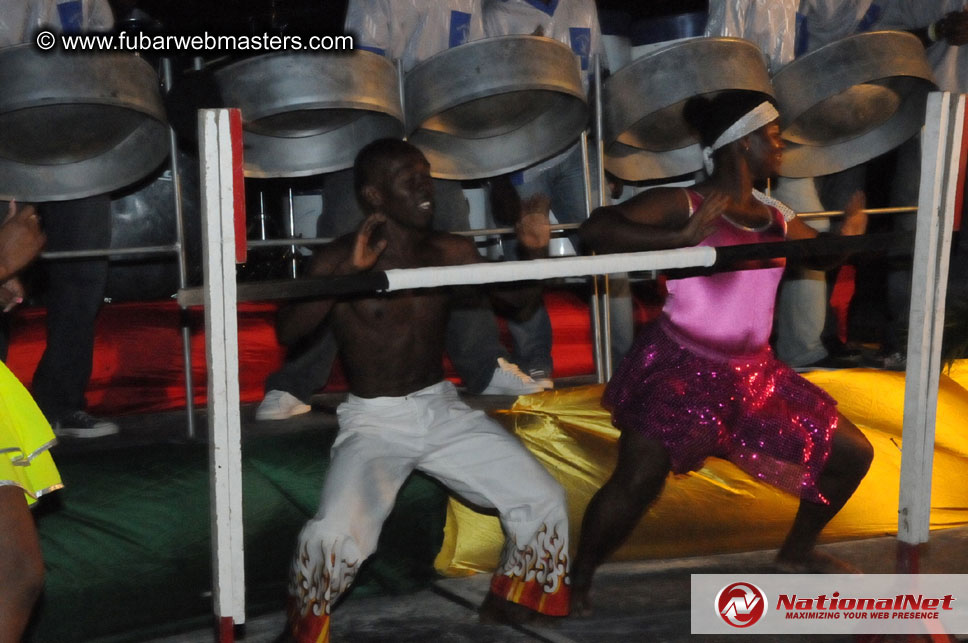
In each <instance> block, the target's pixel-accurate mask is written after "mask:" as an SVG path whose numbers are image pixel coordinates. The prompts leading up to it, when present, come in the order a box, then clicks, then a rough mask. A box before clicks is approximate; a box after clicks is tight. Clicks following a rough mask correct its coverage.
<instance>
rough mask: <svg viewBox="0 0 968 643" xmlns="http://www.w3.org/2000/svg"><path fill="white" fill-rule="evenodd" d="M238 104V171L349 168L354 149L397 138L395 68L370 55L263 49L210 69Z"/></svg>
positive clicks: (300, 172)
mask: <svg viewBox="0 0 968 643" xmlns="http://www.w3.org/2000/svg"><path fill="white" fill-rule="evenodd" d="M215 78H216V81H217V82H218V86H219V89H220V91H221V92H222V97H223V99H224V101H225V105H226V106H227V107H238V108H240V109H241V110H242V120H243V127H244V130H245V134H244V148H245V151H244V157H245V175H246V176H251V177H257V178H277V177H296V176H308V175H311V174H321V173H324V172H334V171H336V170H343V169H346V168H348V167H352V165H353V160H354V158H355V157H356V153H357V152H358V151H359V150H360V148H361V147H363V146H364V145H366V144H367V143H369V142H371V141H374V140H376V139H378V138H384V137H392V138H402V137H403V110H402V109H401V108H400V89H399V81H398V77H397V71H396V67H395V66H394V65H393V63H392V62H390V61H389V60H387V59H386V58H384V57H383V56H380V55H378V54H375V53H372V52H369V51H363V50H356V51H353V52H350V53H340V54H327V55H317V54H292V53H279V54H268V55H265V56H258V57H255V58H249V59H246V60H242V61H239V62H236V63H232V64H231V65H228V66H226V67H224V68H222V69H220V70H218V71H217V72H216V73H215Z"/></svg>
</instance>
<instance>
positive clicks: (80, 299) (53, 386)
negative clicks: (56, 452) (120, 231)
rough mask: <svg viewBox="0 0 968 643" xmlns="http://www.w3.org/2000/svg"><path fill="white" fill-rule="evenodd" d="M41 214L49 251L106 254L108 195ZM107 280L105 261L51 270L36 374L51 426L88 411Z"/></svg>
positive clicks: (52, 206)
mask: <svg viewBox="0 0 968 643" xmlns="http://www.w3.org/2000/svg"><path fill="white" fill-rule="evenodd" d="M40 213H41V217H42V219H43V222H44V229H45V231H46V233H47V249H48V250H52V251H53V250H87V249H103V248H107V247H108V246H109V245H110V243H111V201H110V199H109V198H108V197H107V196H106V195H104V196H95V197H89V198H86V199H79V200H76V201H62V202H58V203H46V204H43V206H42V207H41V209H40ZM107 277H108V261H107V259H106V258H104V259H90V260H83V261H74V260H66V261H57V262H50V263H49V264H48V266H47V290H46V293H45V296H44V299H45V302H46V304H47V348H46V349H45V350H44V355H43V357H41V360H40V364H39V365H38V366H37V371H36V373H34V381H33V394H34V398H35V399H36V400H37V405H38V406H39V407H40V409H41V410H42V411H43V412H44V415H45V416H47V419H48V420H50V421H51V422H54V421H56V420H58V419H59V418H61V417H63V416H65V415H67V414H69V413H72V412H74V411H77V410H81V409H83V408H84V406H85V401H84V391H85V389H87V385H88V381H89V380H90V378H91V365H92V362H93V358H94V322H95V319H96V317H97V313H98V310H100V308H101V304H102V302H103V301H104V289H105V286H106V284H107Z"/></svg>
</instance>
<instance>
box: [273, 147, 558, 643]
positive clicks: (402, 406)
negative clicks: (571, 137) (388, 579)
mask: <svg viewBox="0 0 968 643" xmlns="http://www.w3.org/2000/svg"><path fill="white" fill-rule="evenodd" d="M354 172H355V187H356V193H357V198H358V199H359V202H360V205H361V207H362V209H363V211H364V213H365V214H366V219H365V220H364V221H363V223H362V225H361V226H360V228H359V230H358V231H357V232H356V233H355V234H351V235H347V236H344V237H341V238H339V239H337V240H336V241H334V242H333V243H331V244H329V245H327V246H325V247H323V248H322V249H321V250H320V251H319V252H318V254H317V256H316V257H315V259H314V261H313V266H312V268H311V269H310V274H311V275H313V276H325V275H347V274H355V273H360V272H365V271H368V270H387V269H391V268H417V267H425V266H443V265H456V264H469V263H479V262H482V261H483V260H482V258H481V257H480V255H479V254H478V252H477V249H476V248H475V246H474V244H473V242H472V241H470V240H469V239H467V238H464V237H460V236H456V235H453V234H449V233H444V232H437V231H434V230H433V229H432V228H431V221H432V220H433V214H434V212H433V207H434V206H433V203H434V201H433V183H432V182H431V178H430V165H429V164H428V163H427V160H426V159H425V158H424V156H423V154H421V153H420V151H419V150H417V149H416V148H415V147H413V146H412V145H410V144H408V143H405V142H403V141H399V140H394V139H383V140H380V141H376V142H374V143H371V144H369V145H367V146H366V147H365V148H363V150H362V151H361V152H360V153H359V155H358V156H357V159H356V164H355V166H354ZM547 210H548V206H547V200H546V199H542V200H536V201H533V202H529V203H528V204H526V206H525V207H524V211H525V213H524V214H523V216H522V217H521V220H520V221H519V223H518V225H517V231H518V239H519V241H520V243H521V245H522V247H524V248H526V249H527V250H528V252H529V254H532V255H535V254H540V253H543V252H545V250H546V247H547V244H548V239H549V234H550V232H549V227H548V219H547ZM533 290H534V289H523V288H518V289H516V290H509V291H507V292H501V293H493V294H494V295H498V296H500V297H501V298H502V299H503V300H505V301H506V302H507V303H510V304H517V305H521V304H523V303H525V302H527V301H528V300H529V299H531V298H533V297H534V295H535V293H534V292H533ZM529 291H531V292H529ZM452 295H453V292H452V291H449V290H447V289H442V288H441V289H425V290H416V291H407V292H400V293H390V294H378V295H373V296H369V295H365V296H358V297H353V298H345V299H340V300H334V299H326V300H315V301H307V302H303V303H299V304H296V305H293V306H291V307H289V308H288V309H286V310H284V311H282V312H281V313H280V318H279V327H278V331H279V337H280V339H281V340H282V341H294V340H295V339H297V338H299V337H302V336H304V335H305V334H306V333H308V332H311V331H312V330H313V329H314V328H315V327H316V326H317V325H318V323H319V322H320V320H322V319H323V318H325V317H328V319H329V323H331V324H332V325H333V329H334V331H335V334H336V338H337V341H338V343H339V346H340V350H341V352H342V356H343V364H344V367H345V369H346V373H347V378H348V380H349V384H350V395H349V396H348V398H347V400H346V402H344V403H343V404H341V405H340V406H339V409H338V410H337V415H338V417H339V424H340V429H339V434H338V436H337V438H336V441H335V443H334V444H333V448H332V454H331V456H332V457H331V463H330V467H329V471H328V473H327V477H326V482H325V483H324V485H323V492H322V499H321V502H320V507H319V511H318V512H317V514H316V516H315V517H314V518H313V519H312V520H310V521H309V522H308V523H307V524H306V526H305V527H304V528H303V529H302V531H301V532H300V535H299V539H298V543H297V550H296V555H295V559H294V561H293V568H292V572H291V576H290V586H289V593H290V609H289V615H290V620H289V623H290V630H291V634H292V636H293V637H294V638H295V639H296V640H297V641H300V642H303V641H314V642H318V641H326V640H328V632H329V614H330V610H331V607H332V605H333V604H334V603H335V602H336V600H337V599H338V598H339V596H340V595H341V594H342V592H344V591H345V590H346V589H347V588H348V587H349V585H350V583H351V582H352V580H353V577H354V576H355V574H356V571H357V570H358V569H359V566H360V564H361V563H362V562H363V561H364V560H365V559H366V557H367V556H369V555H370V554H372V553H373V551H374V550H375V549H376V544H377V538H378V536H379V533H380V528H381V526H382V524H383V521H384V520H385V519H386V517H387V515H388V514H389V512H390V510H391V509H392V507H393V502H394V499H395V497H396V494H397V491H398V490H399V488H400V486H401V485H402V484H403V482H404V481H405V480H406V478H407V477H408V476H409V474H410V473H411V472H412V471H413V470H414V469H419V470H421V471H423V472H424V473H426V474H428V475H431V476H433V477H435V478H437V479H438V480H440V481H441V482H442V483H443V484H445V485H446V486H447V487H448V488H450V489H451V490H453V491H454V492H455V493H457V494H458V495H460V496H461V497H463V498H465V499H467V500H469V501H470V502H472V503H474V504H476V505H480V506H484V507H493V508H495V509H497V511H498V513H499V514H500V518H501V523H502V525H503V527H504V530H505V532H506V534H507V544H506V546H505V549H504V553H503V555H502V559H501V565H500V567H499V568H498V570H497V571H496V572H495V574H494V577H493V579H492V581H491V593H490V594H489V596H488V600H487V602H486V605H485V607H486V608H487V610H488V613H489V614H494V613H495V612H497V613H498V615H499V616H505V617H508V618H515V617H519V616H520V612H525V613H530V610H534V612H536V613H543V614H547V615H552V616H563V615H565V614H567V611H568V602H569V593H568V580H567V572H568V524H567V513H566V509H565V498H564V492H563V491H562V489H561V487H560V486H559V485H558V484H557V482H555V480H554V479H553V478H552V477H551V476H550V475H549V474H548V473H547V471H545V470H544V468H542V467H541V465H540V464H538V462H537V461H536V460H534V458H532V457H531V456H530V454H529V453H528V452H527V450H526V449H525V448H524V447H523V446H522V445H521V443H520V442H519V441H518V440H517V439H516V438H515V437H514V436H512V435H510V434H509V433H508V432H507V431H505V430H504V429H503V428H501V426H500V425H498V424H497V423H496V422H494V421H493V420H491V419H490V418H488V417H487V416H486V415H485V414H484V413H483V412H481V411H474V410H472V409H470V408H469V407H468V406H467V405H465V404H464V403H463V402H461V401H460V399H459V397H458V396H457V391H456V389H455V388H454V386H453V385H452V384H451V383H450V382H448V381H446V380H444V377H443V367H442V358H443V350H444V328H445V325H446V321H447V309H448V303H449V300H450V299H451V296H452Z"/></svg>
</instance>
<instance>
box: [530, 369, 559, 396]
mask: <svg viewBox="0 0 968 643" xmlns="http://www.w3.org/2000/svg"><path fill="white" fill-rule="evenodd" d="M528 375H530V376H531V379H533V380H534V383H535V384H537V385H538V386H540V387H541V388H543V389H544V390H546V391H550V390H551V389H553V388H554V387H555V381H554V380H553V379H551V375H549V374H548V371H546V370H543V369H540V368H532V369H531V370H530V371H528Z"/></svg>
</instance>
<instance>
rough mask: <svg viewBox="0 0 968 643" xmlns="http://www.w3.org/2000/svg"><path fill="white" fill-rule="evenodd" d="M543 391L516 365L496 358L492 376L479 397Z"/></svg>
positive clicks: (501, 358)
mask: <svg viewBox="0 0 968 643" xmlns="http://www.w3.org/2000/svg"><path fill="white" fill-rule="evenodd" d="M543 390H544V389H543V388H542V387H541V386H540V385H539V384H538V383H537V382H535V381H534V380H533V379H531V378H530V377H529V376H527V375H525V374H524V373H522V372H521V369H520V368H518V366H517V364H512V363H511V362H509V361H507V360H506V359H504V358H503V357H498V358H497V368H495V369H494V375H493V376H492V377H491V381H490V383H488V385H487V388H485V389H484V390H483V391H481V395H530V394H532V393H540V392H541V391H543Z"/></svg>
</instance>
